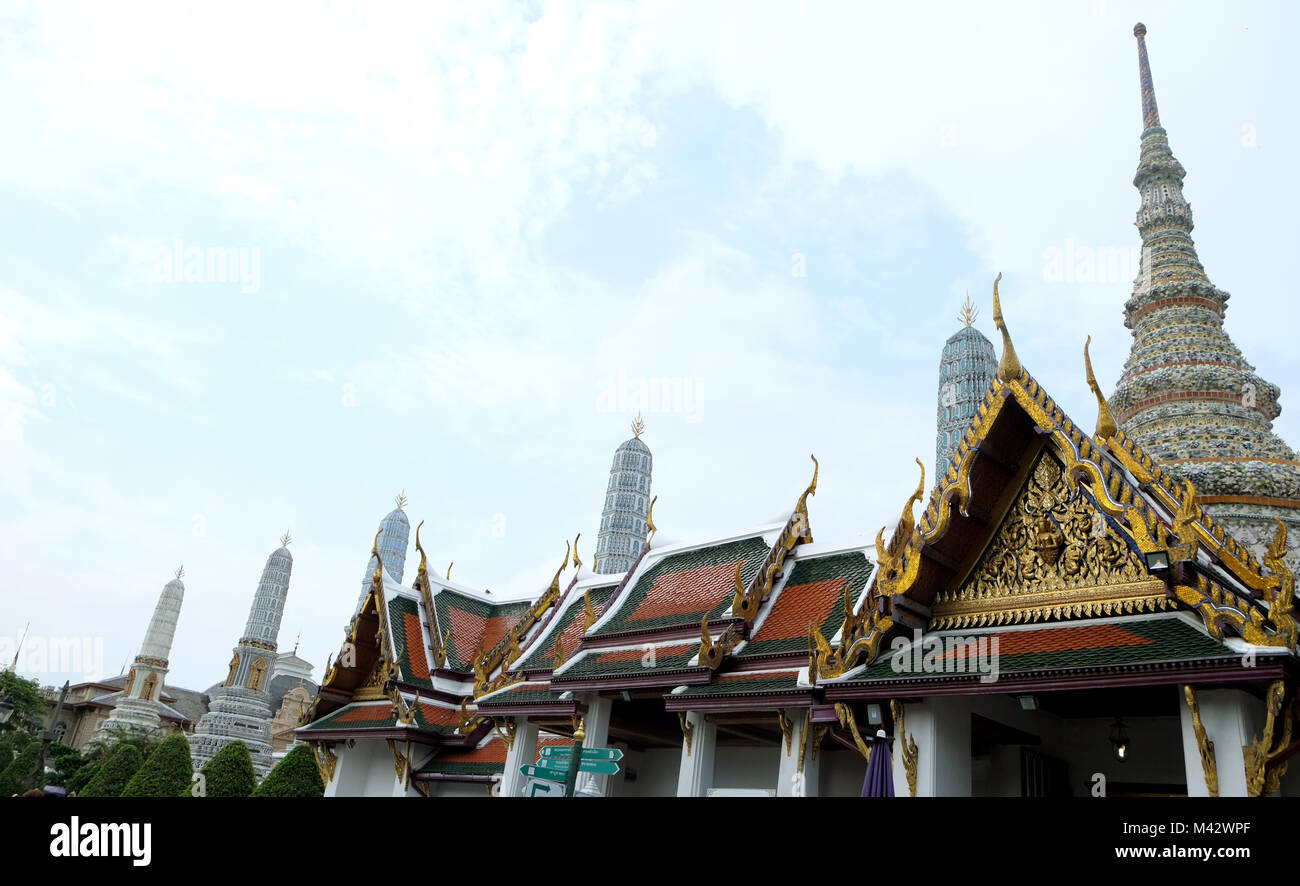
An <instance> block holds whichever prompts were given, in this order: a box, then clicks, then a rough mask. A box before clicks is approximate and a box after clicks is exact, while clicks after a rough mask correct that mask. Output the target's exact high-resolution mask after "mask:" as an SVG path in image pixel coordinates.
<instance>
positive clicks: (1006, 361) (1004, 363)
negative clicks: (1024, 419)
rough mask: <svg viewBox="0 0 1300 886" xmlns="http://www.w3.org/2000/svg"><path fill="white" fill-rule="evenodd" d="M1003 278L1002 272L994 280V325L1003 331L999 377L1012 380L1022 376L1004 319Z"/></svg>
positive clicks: (1003, 379)
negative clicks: (1001, 283) (999, 290)
mask: <svg viewBox="0 0 1300 886" xmlns="http://www.w3.org/2000/svg"><path fill="white" fill-rule="evenodd" d="M1001 279H1002V274H1001V273H999V274H998V277H997V280H994V281H993V325H994V326H996V327H997V328H998V331H999V332H1001V333H1002V359H1001V360H999V361H998V378H999V379H1000V380H1002V381H1004V382H1011V381H1015V380H1016V379H1018V378H1020V358H1019V357H1017V356H1016V349H1015V348H1014V347H1012V346H1011V334H1010V333H1009V332H1007V324H1006V321H1005V320H1003V319H1002V302H1001V301H1000V300H999V299H998V280H1001Z"/></svg>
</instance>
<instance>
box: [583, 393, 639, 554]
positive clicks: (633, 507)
mask: <svg viewBox="0 0 1300 886" xmlns="http://www.w3.org/2000/svg"><path fill="white" fill-rule="evenodd" d="M644 433H645V422H644V421H642V419H641V414H640V413H637V416H636V420H635V421H634V422H632V436H631V437H630V438H629V439H627V440H624V441H623V443H622V444H621V445H620V446H619V447H618V449H616V450H615V451H614V462H613V464H611V465H610V468H609V485H608V486H607V487H606V489H605V507H604V510H603V511H602V512H601V515H600V534H599V535H597V536H596V554H595V558H596V563H595V569H594V570H593V571H595V572H597V573H600V574H606V575H607V574H612V573H617V572H627V571H628V570H629V569H631V568H632V564H633V563H635V562H636V558H637V557H638V556H640V554H641V551H642V549H644V548H645V546H646V535H647V533H648V532H649V525H648V521H649V517H650V506H649V502H650V479H651V474H652V473H653V471H654V456H652V455H651V454H650V447H649V446H647V445H646V444H645V441H644V440H642V439H641V435H642V434H644Z"/></svg>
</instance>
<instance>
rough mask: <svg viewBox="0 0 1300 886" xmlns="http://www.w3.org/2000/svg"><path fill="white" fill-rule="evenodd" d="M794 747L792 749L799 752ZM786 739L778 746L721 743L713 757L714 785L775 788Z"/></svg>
mask: <svg viewBox="0 0 1300 886" xmlns="http://www.w3.org/2000/svg"><path fill="white" fill-rule="evenodd" d="M797 751H798V748H797V747H796V748H794V749H793V750H792V751H791V753H796V752H797ZM784 754H785V742H784V740H783V741H782V742H781V747H780V749H779V750H778V749H777V748H775V747H746V746H736V745H730V746H727V745H719V746H718V752H717V756H715V757H714V760H713V787H715V788H765V789H769V790H776V786H777V780H778V779H779V777H780V773H781V756H782V755H784Z"/></svg>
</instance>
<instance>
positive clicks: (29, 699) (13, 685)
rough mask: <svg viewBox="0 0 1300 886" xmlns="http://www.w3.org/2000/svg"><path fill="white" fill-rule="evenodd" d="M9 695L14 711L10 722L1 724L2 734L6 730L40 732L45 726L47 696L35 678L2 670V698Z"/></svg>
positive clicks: (0, 688)
mask: <svg viewBox="0 0 1300 886" xmlns="http://www.w3.org/2000/svg"><path fill="white" fill-rule="evenodd" d="M6 695H7V696H9V701H10V702H12V703H13V706H14V713H13V716H11V717H10V718H9V722H8V723H5V724H4V725H0V734H3V733H6V732H39V731H41V730H42V729H44V727H45V697H44V696H43V695H41V687H40V684H38V683H37V682H36V681H35V680H24V679H23V678H22V677H20V676H18V675H17V674H15V673H14V672H13V671H10V670H0V698H2V697H4V696H6Z"/></svg>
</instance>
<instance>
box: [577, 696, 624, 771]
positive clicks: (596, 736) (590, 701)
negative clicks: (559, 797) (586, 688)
mask: <svg viewBox="0 0 1300 886" xmlns="http://www.w3.org/2000/svg"><path fill="white" fill-rule="evenodd" d="M613 708H614V703H613V702H612V701H610V700H609V699H608V698H601V697H600V696H599V695H597V694H596V693H594V692H593V693H591V694H590V695H589V696H588V698H587V713H586V714H585V715H584V716H583V722H584V724H585V726H586V738H584V739H583V740H582V746H583V747H584V748H603V747H605V746H607V745H608V744H609V718H610V714H611V712H612V711H613ZM574 790H575V792H576V793H578V794H583V795H586V796H588V797H605V796H608V795H609V776H608V775H596V774H594V773H591V772H579V773H578V784H577V786H576V787H575V788H574Z"/></svg>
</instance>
